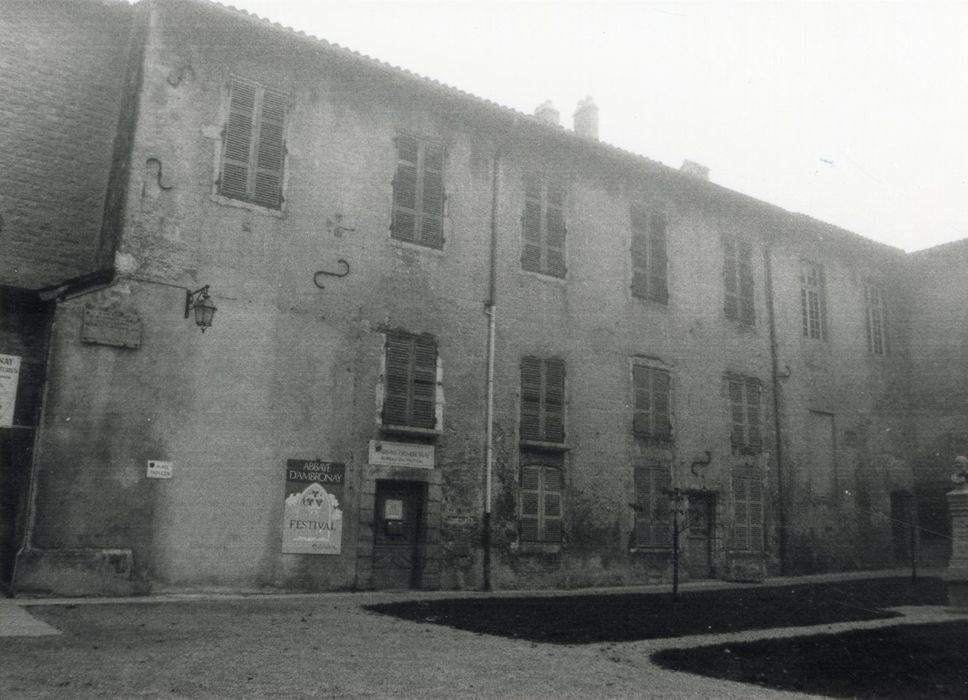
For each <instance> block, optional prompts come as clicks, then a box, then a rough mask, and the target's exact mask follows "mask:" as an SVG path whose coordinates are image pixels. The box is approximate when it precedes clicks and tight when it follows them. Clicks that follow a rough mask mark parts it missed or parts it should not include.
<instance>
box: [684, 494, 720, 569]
mask: <svg viewBox="0 0 968 700" xmlns="http://www.w3.org/2000/svg"><path fill="white" fill-rule="evenodd" d="M715 519H716V495H715V494H713V493H709V492H708V491H690V492H689V516H688V520H687V521H686V522H687V524H688V528H687V529H686V540H687V541H686V568H687V569H688V571H689V577H690V578H694V579H696V578H712V577H713V576H715V572H714V568H713V525H714V523H715Z"/></svg>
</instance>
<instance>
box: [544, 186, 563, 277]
mask: <svg viewBox="0 0 968 700" xmlns="http://www.w3.org/2000/svg"><path fill="white" fill-rule="evenodd" d="M547 192H548V195H547V201H546V211H545V226H546V231H545V266H544V270H543V272H545V273H547V274H549V275H552V276H554V277H564V276H565V212H564V199H565V193H564V190H563V189H562V187H561V185H559V184H557V183H552V184H549V185H548V188H547Z"/></svg>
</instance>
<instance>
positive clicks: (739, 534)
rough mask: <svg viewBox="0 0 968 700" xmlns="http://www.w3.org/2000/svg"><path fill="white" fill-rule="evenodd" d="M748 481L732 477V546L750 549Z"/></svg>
mask: <svg viewBox="0 0 968 700" xmlns="http://www.w3.org/2000/svg"><path fill="white" fill-rule="evenodd" d="M749 498H750V496H749V479H746V478H744V476H743V475H741V474H734V475H733V546H734V547H735V548H736V549H749V548H750V527H749V520H750V515H749Z"/></svg>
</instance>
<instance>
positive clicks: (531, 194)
mask: <svg viewBox="0 0 968 700" xmlns="http://www.w3.org/2000/svg"><path fill="white" fill-rule="evenodd" d="M522 228H523V239H524V240H523V241H522V252H521V267H522V269H524V270H529V271H531V272H540V273H541V274H544V275H550V276H552V277H564V276H565V188H564V186H563V185H562V184H561V183H559V182H556V181H554V180H552V179H551V178H549V177H547V176H544V175H529V176H527V177H525V179H524V216H523V223H522Z"/></svg>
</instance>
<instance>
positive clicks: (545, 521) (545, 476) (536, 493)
mask: <svg viewBox="0 0 968 700" xmlns="http://www.w3.org/2000/svg"><path fill="white" fill-rule="evenodd" d="M561 474H562V472H561V469H559V468H558V467H549V466H545V465H541V464H530V465H528V466H525V467H522V468H521V516H520V518H519V520H518V526H519V529H520V536H521V541H522V542H545V543H551V544H557V543H559V542H561V511H562V508H561V490H562V489H561V487H562V477H561Z"/></svg>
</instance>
